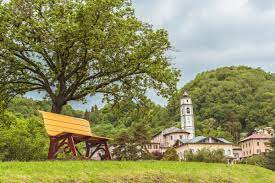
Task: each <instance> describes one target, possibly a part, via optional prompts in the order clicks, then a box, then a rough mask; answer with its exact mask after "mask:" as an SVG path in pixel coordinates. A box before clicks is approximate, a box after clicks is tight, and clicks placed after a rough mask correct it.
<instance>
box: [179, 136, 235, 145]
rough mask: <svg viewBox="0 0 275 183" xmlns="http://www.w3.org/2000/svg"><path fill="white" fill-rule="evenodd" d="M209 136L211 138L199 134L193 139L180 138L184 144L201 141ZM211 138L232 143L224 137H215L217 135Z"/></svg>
mask: <svg viewBox="0 0 275 183" xmlns="http://www.w3.org/2000/svg"><path fill="white" fill-rule="evenodd" d="M207 138H210V137H204V136H197V137H195V138H193V139H179V141H180V142H182V143H183V144H188V143H190V144H196V143H200V142H201V141H203V140H205V139H207ZM211 138H214V139H217V140H219V141H221V142H223V143H225V144H231V142H229V141H227V140H225V139H224V138H215V137H211Z"/></svg>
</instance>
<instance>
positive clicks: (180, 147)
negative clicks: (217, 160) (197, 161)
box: [174, 136, 235, 160]
mask: <svg viewBox="0 0 275 183" xmlns="http://www.w3.org/2000/svg"><path fill="white" fill-rule="evenodd" d="M174 147H175V148H176V151H177V154H178V156H179V158H180V159H181V160H185V156H184V155H185V153H186V152H188V151H192V153H196V152H197V151H198V150H201V149H204V148H205V149H209V150H210V151H213V150H223V152H224V155H225V157H226V158H230V159H234V158H235V157H234V153H233V144H232V143H231V142H229V141H227V140H225V139H223V138H215V137H204V136H197V137H195V138H193V139H188V140H178V141H177V142H176V143H175V145H174Z"/></svg>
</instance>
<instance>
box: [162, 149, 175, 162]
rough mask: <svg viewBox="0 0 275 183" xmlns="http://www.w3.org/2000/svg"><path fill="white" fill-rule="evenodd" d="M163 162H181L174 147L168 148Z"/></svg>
mask: <svg viewBox="0 0 275 183" xmlns="http://www.w3.org/2000/svg"><path fill="white" fill-rule="evenodd" d="M161 160H163V161H179V156H178V154H177V151H176V149H175V148H173V147H170V148H168V149H167V150H166V151H165V153H164V155H163V158H162V159H161Z"/></svg>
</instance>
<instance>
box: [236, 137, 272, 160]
mask: <svg viewBox="0 0 275 183" xmlns="http://www.w3.org/2000/svg"><path fill="white" fill-rule="evenodd" d="M271 138H272V136H271V135H270V134H269V133H261V132H258V133H257V132H256V133H253V134H252V135H250V136H248V137H246V138H244V139H243V140H241V141H240V142H239V145H240V146H241V148H242V153H241V158H247V157H250V156H253V155H257V154H261V153H267V152H269V151H270V150H271V147H270V146H269V145H268V143H269V142H270V140H271Z"/></svg>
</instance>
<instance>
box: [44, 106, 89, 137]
mask: <svg viewBox="0 0 275 183" xmlns="http://www.w3.org/2000/svg"><path fill="white" fill-rule="evenodd" d="M39 112H40V113H41V114H42V116H43V119H44V125H45V128H46V131H47V133H48V135H50V136H57V135H59V134H62V133H73V134H78V135H84V136H92V133H91V128H90V123H89V121H87V120H84V119H80V118H74V117H70V116H64V115H60V114H54V113H50V112H43V111H39Z"/></svg>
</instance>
